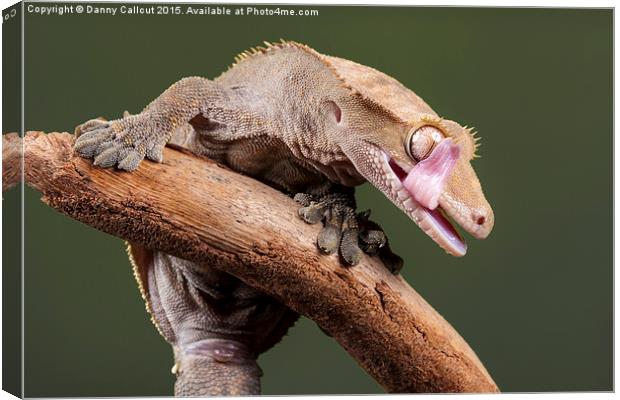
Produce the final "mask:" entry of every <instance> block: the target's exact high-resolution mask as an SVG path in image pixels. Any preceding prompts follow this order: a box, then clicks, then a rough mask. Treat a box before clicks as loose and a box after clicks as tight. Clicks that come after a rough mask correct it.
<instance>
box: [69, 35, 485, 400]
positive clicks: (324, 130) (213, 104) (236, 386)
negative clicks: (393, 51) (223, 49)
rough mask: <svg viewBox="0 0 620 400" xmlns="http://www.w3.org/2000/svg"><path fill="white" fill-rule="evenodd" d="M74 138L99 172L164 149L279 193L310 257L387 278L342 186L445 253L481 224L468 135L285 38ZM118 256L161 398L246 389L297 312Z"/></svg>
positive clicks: (380, 241)
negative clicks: (148, 332)
mask: <svg viewBox="0 0 620 400" xmlns="http://www.w3.org/2000/svg"><path fill="white" fill-rule="evenodd" d="M75 135H76V137H77V139H76V142H75V145H74V149H75V151H76V152H77V153H78V154H79V155H80V156H82V157H86V158H91V159H93V160H94V164H95V165H97V166H99V167H102V168H110V167H115V168H117V169H119V170H125V171H134V170H135V169H137V168H138V167H139V165H140V163H141V162H142V161H143V160H144V159H148V160H150V161H154V162H162V161H163V148H164V146H166V144H168V143H176V144H178V145H181V146H184V147H186V148H188V149H190V150H191V151H192V152H194V153H196V154H199V155H203V156H207V157H209V158H211V159H213V160H215V161H217V162H219V163H221V164H223V165H226V166H228V167H230V168H232V169H233V170H235V171H237V172H240V173H243V174H246V175H249V176H251V177H254V178H256V179H258V180H260V181H262V182H264V183H266V184H267V185H269V186H272V187H274V188H276V189H278V190H281V191H283V192H285V193H288V194H290V195H291V196H293V197H294V199H295V200H296V201H297V202H298V203H299V205H300V208H299V211H298V214H299V217H301V218H302V219H303V220H304V221H306V222H308V223H312V224H316V223H321V224H322V228H321V230H320V233H319V236H318V238H317V239H316V244H317V247H318V249H319V251H320V252H322V253H325V254H337V255H338V257H339V258H340V259H341V261H342V264H344V265H345V266H354V265H356V264H357V263H359V262H360V260H361V258H362V257H363V254H364V253H367V254H369V255H371V256H378V257H380V258H381V259H382V260H383V262H384V264H385V265H386V267H387V268H388V269H389V270H390V271H391V272H392V273H398V272H399V270H400V268H401V267H402V264H403V261H402V259H401V258H400V257H398V256H397V255H395V254H394V253H393V252H392V251H391V249H390V246H389V243H388V239H387V237H386V235H385V233H384V232H383V230H382V229H381V227H380V226H379V225H378V224H376V223H374V222H373V221H371V220H370V219H369V212H357V210H356V203H355V197H354V188H355V187H356V186H358V185H360V184H362V183H365V182H369V183H370V184H371V185H373V186H374V187H375V188H376V189H378V190H379V191H380V192H381V193H383V195H385V197H387V198H388V199H389V200H390V201H391V202H392V203H394V204H395V205H396V206H397V207H398V208H399V209H401V210H402V211H403V213H404V214H405V215H406V216H407V217H408V218H410V219H411V220H412V221H413V222H414V223H415V224H417V226H418V227H419V228H420V229H421V230H422V231H423V232H424V233H426V234H427V235H428V236H429V237H430V238H431V239H432V240H433V241H434V242H435V243H436V244H437V245H438V246H439V247H440V248H442V249H443V250H445V251H446V252H447V253H448V254H451V255H453V256H459V257H460V256H463V255H465V253H466V251H467V245H466V242H465V240H464V239H463V238H462V236H461V235H460V234H459V232H458V231H457V230H456V229H455V227H454V224H458V225H459V226H460V227H461V228H462V229H463V230H465V231H466V232H467V233H469V234H470V235H471V236H473V237H475V238H477V239H484V238H486V237H487V236H488V235H489V233H490V232H491V230H492V228H493V225H494V214H493V210H492V208H491V206H490V205H489V203H488V201H487V200H486V198H485V196H484V194H483V191H482V187H481V184H480V182H479V180H478V178H477V175H476V173H475V171H474V169H473V167H472V165H471V161H472V160H473V159H474V158H475V157H476V156H477V155H476V149H477V147H478V137H476V136H475V133H474V132H473V130H472V129H471V128H468V127H466V126H462V125H460V124H459V123H457V122H454V121H451V120H449V119H446V118H442V117H440V116H439V115H438V114H437V113H436V112H435V111H433V109H432V108H431V107H430V106H429V105H428V104H427V103H426V102H424V100H423V99H422V98H421V97H419V96H418V95H416V94H415V93H414V92H413V91H411V90H410V89H408V88H406V87H405V86H404V85H402V84H401V83H400V82H398V81H397V80H396V79H394V78H392V77H390V76H388V75H386V74H384V73H382V72H380V71H378V70H376V69H373V68H371V67H368V66H364V65H361V64H358V63H356V62H353V61H349V60H346V59H343V58H339V57H334V56H328V55H324V54H321V53H319V52H317V51H316V50H314V49H312V48H311V47H309V46H307V45H305V44H301V43H297V42H293V41H282V42H280V43H268V42H265V46H258V47H254V48H252V49H250V50H248V51H244V52H242V53H241V54H239V55H238V56H237V57H236V58H235V62H234V63H233V64H232V65H231V67H230V68H229V69H228V70H227V71H225V72H224V73H222V74H221V75H220V76H219V77H217V78H215V79H207V78H203V77H187V78H183V79H181V80H180V81H178V82H176V83H174V84H173V85H172V86H170V87H169V88H168V89H167V90H165V91H164V92H163V93H162V94H161V95H160V96H159V97H157V98H156V99H155V100H153V101H152V102H151V103H150V104H149V105H147V106H146V107H145V108H144V109H143V111H142V112H140V113H139V114H135V115H130V114H129V113H125V114H124V115H123V117H122V118H119V119H116V120H111V121H104V120H101V119H92V120H89V121H86V122H85V123H83V124H81V125H79V126H78V127H77V128H76V130H75ZM251 200H252V199H248V201H251ZM128 252H129V256H130V259H131V261H132V265H133V266H134V274H135V276H136V278H137V281H138V285H139V288H140V291H141V293H142V296H143V298H144V299H145V301H146V306H147V310H148V311H149V312H150V314H151V318H152V320H153V322H154V323H155V326H156V327H157V329H158V330H159V332H160V333H161V334H162V336H163V337H164V338H165V340H166V341H167V342H168V343H170V344H171V345H172V347H173V352H174V357H175V367H174V368H173V372H174V373H175V374H176V376H177V381H176V384H175V395H178V396H183V395H202V396H208V395H243V394H258V393H260V376H261V370H260V368H259V367H258V364H257V362H256V359H257V356H258V355H259V354H261V353H262V352H264V351H266V350H267V349H269V348H270V347H271V346H273V345H274V344H275V343H277V342H278V341H279V340H280V339H281V337H282V336H283V335H284V334H285V333H286V331H287V330H288V328H289V327H290V326H292V324H293V323H294V322H295V320H296V318H297V314H296V313H294V312H293V311H291V310H289V309H287V308H286V307H285V306H284V305H282V304H281V303H279V302H278V301H277V300H275V299H273V298H271V297H269V296H267V295H266V294H264V293H261V292H259V291H257V290H255V289H253V288H251V287H249V286H247V285H245V284H244V283H243V282H241V281H240V280H238V279H237V278H235V277H233V276H231V275H228V274H226V273H225V272H221V271H219V270H217V269H216V268H214V267H213V266H209V265H196V264H195V263H192V262H190V261H187V260H183V259H180V258H177V257H174V256H172V255H169V254H165V253H162V252H159V251H157V250H153V249H146V248H144V247H141V246H138V245H136V244H130V245H129V247H128ZM291 267H292V268H294V266H291Z"/></svg>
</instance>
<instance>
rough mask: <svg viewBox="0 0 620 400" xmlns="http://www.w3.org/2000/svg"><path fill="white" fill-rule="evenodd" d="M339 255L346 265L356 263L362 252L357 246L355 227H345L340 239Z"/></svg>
mask: <svg viewBox="0 0 620 400" xmlns="http://www.w3.org/2000/svg"><path fill="white" fill-rule="evenodd" d="M340 256H341V257H342V259H343V261H344V262H345V264H347V265H351V266H353V265H357V264H358V263H359V262H360V260H361V259H362V256H363V253H362V250H361V249H360V248H359V246H358V240H357V229H346V230H345V231H344V232H343V233H342V239H341V241H340Z"/></svg>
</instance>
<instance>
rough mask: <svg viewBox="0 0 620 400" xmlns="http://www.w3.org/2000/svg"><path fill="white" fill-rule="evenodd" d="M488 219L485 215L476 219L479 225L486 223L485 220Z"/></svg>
mask: <svg viewBox="0 0 620 400" xmlns="http://www.w3.org/2000/svg"><path fill="white" fill-rule="evenodd" d="M485 221H486V218H484V217H478V219H477V220H476V223H477V224H478V225H484V222H485Z"/></svg>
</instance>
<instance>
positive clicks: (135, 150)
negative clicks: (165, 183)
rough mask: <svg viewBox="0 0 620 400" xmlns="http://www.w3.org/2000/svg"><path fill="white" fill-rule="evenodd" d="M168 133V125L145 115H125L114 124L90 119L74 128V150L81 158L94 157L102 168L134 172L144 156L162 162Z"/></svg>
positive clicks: (95, 161) (96, 163) (95, 162)
mask: <svg viewBox="0 0 620 400" xmlns="http://www.w3.org/2000/svg"><path fill="white" fill-rule="evenodd" d="M165 132H166V129H165V125H164V126H162V124H159V123H158V122H157V120H155V119H151V118H150V117H149V116H148V115H146V114H138V115H128V114H127V113H126V114H125V117H124V118H121V119H118V120H114V121H105V120H103V119H91V120H90V121H87V122H85V123H83V124H82V125H79V126H78V127H77V128H75V136H76V138H77V139H76V141H75V145H74V149H75V151H76V152H77V153H78V154H79V155H80V156H82V157H86V158H92V159H93V160H94V164H95V165H97V166H99V167H102V168H108V167H113V166H117V168H119V169H124V170H127V171H133V170H135V169H136V168H138V165H139V164H140V162H141V161H142V160H143V159H144V158H145V157H146V158H148V159H149V160H152V161H155V162H162V160H163V153H162V152H163V148H164V146H165V144H166V141H167V136H169V135H167V134H166V133H165Z"/></svg>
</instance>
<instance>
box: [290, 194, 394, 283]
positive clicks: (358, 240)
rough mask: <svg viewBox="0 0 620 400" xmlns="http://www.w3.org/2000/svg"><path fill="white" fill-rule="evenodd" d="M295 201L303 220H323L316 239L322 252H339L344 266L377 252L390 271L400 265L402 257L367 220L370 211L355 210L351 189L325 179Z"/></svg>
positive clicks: (353, 263) (310, 221)
mask: <svg viewBox="0 0 620 400" xmlns="http://www.w3.org/2000/svg"><path fill="white" fill-rule="evenodd" d="M295 201H297V202H298V203H299V204H300V205H301V206H302V207H301V208H300V209H299V216H300V217H301V218H302V219H303V220H304V221H306V222H307V223H310V224H316V223H318V222H321V221H322V222H323V229H321V232H320V233H319V236H318V238H317V246H318V248H319V249H320V250H321V251H322V252H324V253H326V254H332V253H335V252H336V251H338V254H339V255H340V258H341V259H342V260H343V261H344V263H345V264H347V265H356V264H358V263H359V262H360V260H361V258H362V254H363V253H367V254H369V255H378V256H379V257H380V259H381V260H382V261H383V263H384V264H385V266H386V267H387V268H388V269H389V270H390V272H392V273H394V274H397V273H398V272H399V271H400V269H401V268H402V265H403V260H402V258H400V257H399V256H397V255H396V254H394V253H393V252H392V250H391V249H390V246H389V244H388V240H387V237H386V235H385V233H384V232H383V229H381V227H380V226H379V225H378V224H376V223H375V222H372V221H370V220H369V216H370V211H365V212H362V213H357V212H356V203H355V195H354V189H353V188H350V187H345V186H341V185H336V184H333V183H331V182H328V183H325V184H322V185H319V186H317V187H315V188H311V189H309V190H308V191H306V192H305V193H298V194H296V195H295Z"/></svg>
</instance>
